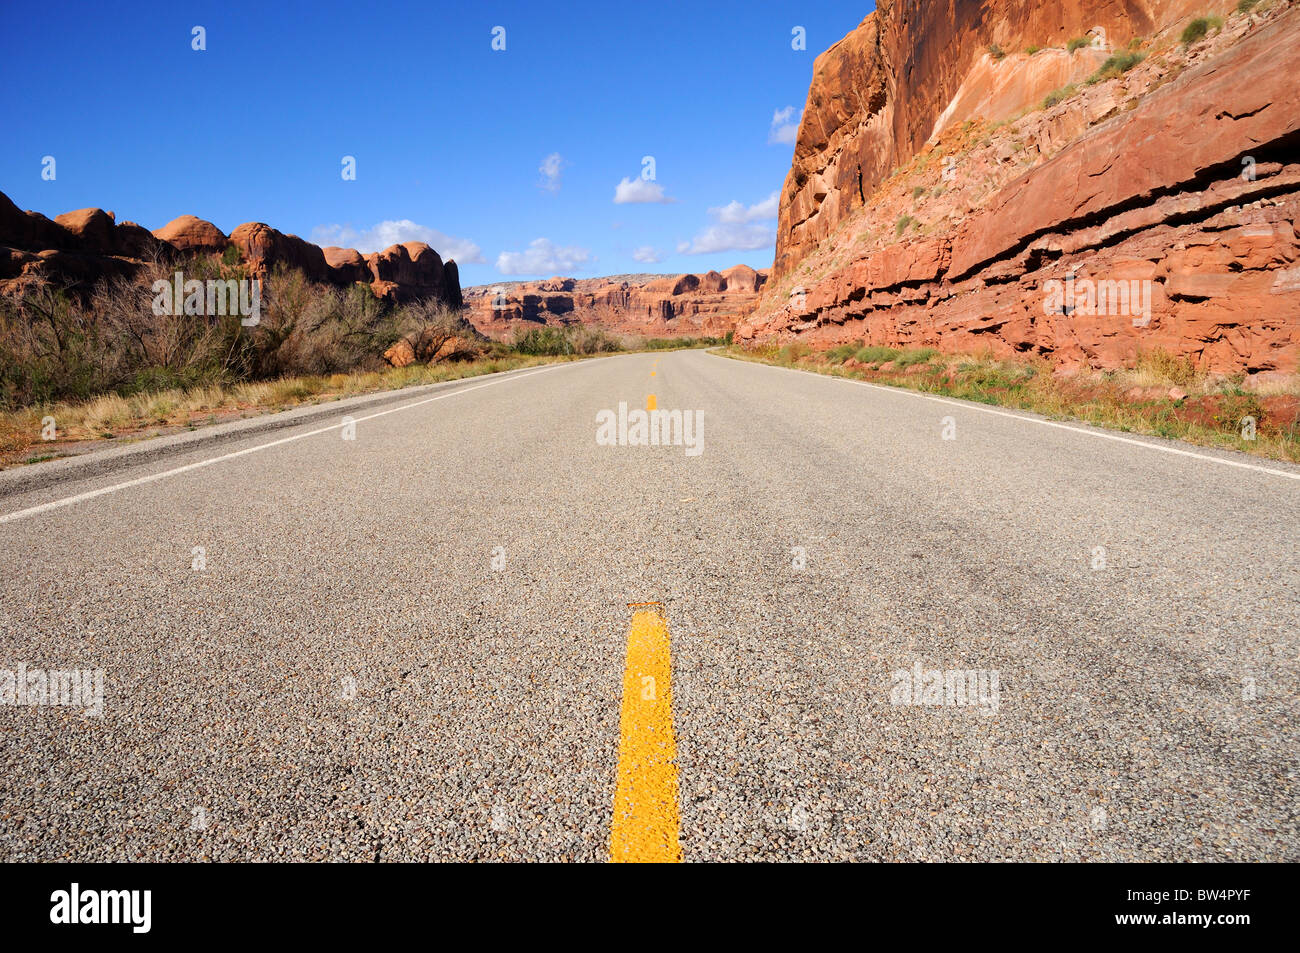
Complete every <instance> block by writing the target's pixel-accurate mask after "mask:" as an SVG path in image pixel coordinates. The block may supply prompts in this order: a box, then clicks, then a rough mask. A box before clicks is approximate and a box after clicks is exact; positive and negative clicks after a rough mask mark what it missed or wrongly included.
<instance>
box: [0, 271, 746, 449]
mask: <svg viewBox="0 0 1300 953" xmlns="http://www.w3.org/2000/svg"><path fill="white" fill-rule="evenodd" d="M177 269H179V270H181V271H183V272H184V274H185V277H186V278H187V279H198V280H207V279H208V278H220V279H232V278H233V279H240V278H243V277H245V275H244V272H243V270H242V268H241V266H239V264H238V263H237V262H232V261H229V260H220V259H216V260H214V259H212V258H205V257H196V258H194V259H192V260H190V261H187V262H184V263H182V264H180V265H170V266H169V265H167V264H166V263H162V262H160V263H157V264H155V265H150V266H147V267H146V269H145V270H144V273H143V274H141V275H140V276H137V278H135V279H134V280H126V279H116V280H110V281H103V282H101V283H100V284H99V285H98V286H96V287H95V288H94V289H92V290H90V291H88V292H85V293H83V294H81V295H75V294H70V293H68V292H66V291H62V290H59V289H56V288H53V287H51V286H49V285H39V284H38V285H34V286H32V287H30V288H28V289H27V290H26V292H25V293H23V294H21V295H17V296H9V297H0V467H3V466H6V465H9V464H13V463H29V462H39V461H41V460H47V459H51V458H53V457H57V456H61V455H64V454H65V453H67V452H69V451H75V450H76V449H78V448H76V447H73V446H70V445H76V444H81V443H82V442H84V441H90V440H100V439H109V438H127V439H135V438H142V437H148V436H154V435H157V434H160V433H169V432H174V431H177V430H185V429H191V430H192V429H195V428H197V427H199V426H202V425H206V424H211V423H219V422H223V421H226V420H233V419H238V418H240V417H248V416H252V415H256V414H262V413H270V412H274V411H279V410H286V409H289V408H292V407H297V406H301V405H303V404H315V403H323V402H326V401H331V400H338V399H340V398H343V397H351V396H356V395H360V394H367V393H374V392H378V391H388V390H396V389H399V388H403V387H411V386H416V385H420V384H431V383H437V382H440V381H448V380H456V379H459V378H463V377H471V376H475V375H479V374H492V373H496V372H498V371H507V370H514V369H516V368H522V367H530V366H533V365H538V364H545V363H551V362H554V361H564V360H573V359H577V358H582V357H587V356H592V355H598V354H608V353H615V352H620V351H638V350H655V351H658V350H667V349H672V348H680V347H712V346H716V345H722V344H729V343H730V335H728V337H727V338H675V339H674V338H651V339H643V338H637V337H630V336H620V335H614V334H610V333H609V332H607V331H605V330H603V329H601V328H592V327H588V326H584V325H574V326H571V327H564V328H556V327H546V326H539V327H535V328H529V329H527V330H526V331H523V332H521V333H520V334H518V335H516V336H515V337H514V338H513V339H512V340H510V341H491V340H488V339H486V338H484V337H482V336H481V335H479V334H478V333H477V332H476V331H474V329H473V328H472V326H471V325H470V324H469V323H468V321H466V319H465V318H464V316H463V315H462V314H461V313H460V312H458V311H454V310H450V309H448V308H446V307H444V306H442V305H441V304H439V303H437V302H433V301H421V302H412V303H409V304H403V305H391V304H389V303H387V302H385V301H383V300H382V299H379V298H376V297H375V296H374V295H373V294H372V293H371V291H370V289H369V288H368V287H366V286H365V285H355V286H353V287H351V288H347V289H339V288H334V287H330V286H326V285H320V284H317V283H314V282H311V281H309V280H308V279H307V278H306V277H305V276H304V275H303V274H302V273H301V272H298V271H292V270H279V271H277V272H275V273H274V274H273V275H272V276H271V277H270V278H269V279H268V280H267V281H265V282H264V283H263V290H262V299H261V308H260V315H259V320H258V323H257V324H256V325H253V326H247V327H246V326H242V325H241V324H240V317H239V316H238V315H225V316H214V317H203V316H185V315H177V316H172V315H162V316H158V315H155V314H154V313H153V309H152V307H151V305H152V300H153V296H152V292H151V285H152V283H153V281H154V280H155V279H158V278H163V279H170V278H171V276H172V275H173V274H174V272H175V271H176V270H177ZM402 340H406V341H408V342H411V343H413V344H416V345H418V346H419V353H421V354H430V353H443V355H444V356H443V357H442V358H441V359H438V360H436V361H419V360H417V361H415V362H413V363H411V364H408V365H407V366H405V367H391V366H389V364H388V362H387V361H385V360H384V357H383V355H384V352H385V351H386V350H388V349H389V348H390V347H392V346H393V345H394V344H396V343H398V342H399V341H402ZM443 344H447V345H454V346H451V347H448V348H446V349H442V350H440V348H441V345H443ZM51 420H52V421H53V427H52V428H51V427H49V426H47V425H48V424H49V422H50V421H51ZM51 433H53V435H54V439H52V440H51V439H46V437H47V436H48V435H49V434H51Z"/></svg>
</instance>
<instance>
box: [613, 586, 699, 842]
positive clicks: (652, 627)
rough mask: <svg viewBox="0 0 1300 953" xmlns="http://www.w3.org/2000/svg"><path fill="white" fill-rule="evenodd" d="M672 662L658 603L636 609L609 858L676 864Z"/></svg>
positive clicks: (626, 675)
mask: <svg viewBox="0 0 1300 953" xmlns="http://www.w3.org/2000/svg"><path fill="white" fill-rule="evenodd" d="M672 669H673V664H672V651H671V646H670V643H669V638H668V621H667V620H666V619H665V618H664V616H663V614H662V612H661V611H660V610H658V609H638V610H637V611H636V612H635V613H633V615H632V625H631V627H630V628H629V629H628V633H627V661H626V663H625V665H624V668H623V708H622V713H621V715H620V724H619V742H618V786H617V788H616V789H615V791H614V821H613V823H612V824H611V826H610V835H609V859H610V861H611V862H612V863H616V864H620V863H623V864H626V863H643V864H655V863H660V864H676V863H681V859H682V848H681V844H680V843H678V839H677V832H678V828H679V825H680V815H679V811H678V803H677V742H676V740H675V739H674V738H673V684H672Z"/></svg>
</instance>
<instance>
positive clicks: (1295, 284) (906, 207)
mask: <svg viewBox="0 0 1300 953" xmlns="http://www.w3.org/2000/svg"><path fill="white" fill-rule="evenodd" d="M1223 6H1225V5H1224V4H1205V3H1196V4H1191V3H1183V2H1181V0H1167V2H1163V3H1158V2H1148V3H1138V2H1128V3H1122V4H1121V3H1072V2H1058V3H1035V4H1019V3H1009V2H999V0H949V2H930V0H926V2H921V0H893V2H882V3H881V4H880V10H879V12H878V13H877V14H875V15H873V16H872V17H868V18H867V20H866V21H865V22H864V23H863V25H862V26H860V27H859V28H858V29H857V30H855V31H854V33H852V34H850V35H849V36H848V37H846V38H845V40H843V41H841V42H840V43H839V44H836V46H835V47H833V48H832V49H831V50H829V51H828V52H827V53H825V54H823V55H822V56H821V57H819V59H818V61H817V68H816V75H815V77H814V80H813V84H812V88H811V90H810V93H809V98H808V107H807V111H806V113H805V115H804V119H803V125H802V128H801V130H800V135H799V140H798V145H797V147H796V150H795V157H794V163H793V167H792V169H791V172H790V175H789V177H788V178H787V181H786V185H785V190H784V192H783V195H782V205H781V219H780V229H779V232H778V243H777V258H776V264H775V266H774V280H773V284H772V285H771V286H769V289H768V290H767V292H766V293H765V294H764V296H763V299H762V300H761V302H760V304H759V306H758V307H757V309H756V312H755V314H754V315H752V316H751V317H750V318H748V319H747V320H746V321H745V322H744V323H743V324H742V325H741V326H740V327H739V328H738V329H737V337H738V338H739V339H741V340H750V341H753V340H759V341H762V340H788V339H790V338H793V337H798V338H800V339H806V340H809V341H811V342H813V343H816V344H825V345H830V344H834V343H839V342H842V341H848V340H855V339H861V340H865V341H867V342H869V343H880V344H894V345H900V344H901V345H910V344H924V345H927V346H935V347H939V348H942V349H947V350H966V349H971V348H980V349H983V348H988V349H990V350H992V351H994V352H995V353H1000V354H1013V353H1017V352H1033V353H1039V354H1044V355H1050V356H1052V357H1054V358H1056V359H1058V360H1062V361H1064V362H1066V363H1087V364H1091V365H1093V366H1101V367H1106V366H1111V367H1113V366H1119V365H1122V364H1124V363H1127V362H1129V361H1131V360H1132V359H1133V357H1134V356H1135V355H1136V354H1137V352H1138V351H1139V350H1142V349H1150V348H1163V349H1165V350H1168V351H1170V352H1171V353H1174V354H1176V355H1179V356H1186V357H1189V358H1192V359H1193V360H1194V361H1196V362H1197V363H1198V364H1199V365H1200V366H1201V367H1203V368H1204V369H1207V370H1212V371H1225V372H1228V371H1238V370H1245V371H1283V372H1294V371H1295V370H1296V369H1297V355H1298V354H1300V319H1298V317H1297V316H1298V315H1300V269H1297V267H1296V258H1297V254H1298V253H1300V246H1298V245H1297V238H1296V233H1295V228H1294V223H1295V219H1296V210H1297V207H1298V206H1300V162H1298V161H1297V158H1296V156H1297V153H1296V146H1297V144H1300V138H1298V137H1300V99H1298V98H1297V97H1296V96H1295V95H1294V89H1293V87H1294V77H1295V76H1296V75H1297V70H1298V69H1300V10H1297V9H1295V8H1293V7H1291V6H1289V5H1287V4H1285V3H1281V2H1274V3H1272V4H1267V3H1265V4H1260V5H1258V7H1257V8H1256V9H1255V10H1254V11H1252V12H1250V13H1245V14H1242V13H1232V15H1230V16H1229V17H1228V18H1227V23H1226V24H1225V26H1224V28H1223V30H1222V31H1221V32H1217V31H1215V30H1211V31H1210V35H1209V36H1208V37H1207V38H1206V39H1204V40H1202V41H1199V42H1195V43H1192V44H1190V45H1187V46H1184V45H1183V44H1182V43H1180V42H1179V40H1178V35H1179V33H1180V32H1181V30H1182V27H1183V25H1184V23H1185V20H1186V16H1185V14H1186V13H1187V12H1188V11H1189V10H1194V11H1195V12H1197V13H1205V12H1212V11H1213V10H1214V9H1216V8H1220V9H1221V8H1222V7H1223ZM1227 6H1230V7H1232V8H1235V4H1230V5H1227ZM1093 26H1099V27H1101V29H1102V30H1103V31H1104V33H1105V37H1106V40H1107V42H1108V43H1109V44H1110V48H1109V49H1102V50H1091V49H1082V50H1078V51H1076V52H1075V54H1073V57H1071V55H1070V54H1069V53H1068V52H1067V51H1065V50H1063V49H1061V50H1043V51H1041V52H1035V53H1034V54H1032V55H1030V54H1028V53H1026V52H1011V51H1013V50H1021V49H1022V48H1023V47H1025V46H1028V45H1031V44H1032V45H1046V44H1050V43H1053V42H1057V43H1060V44H1061V45H1064V44H1063V43H1062V42H1061V39H1062V38H1063V37H1070V36H1075V35H1081V34H1083V33H1085V32H1086V31H1087V30H1088V29H1089V28H1091V27H1093ZM1134 37H1139V39H1137V40H1136V41H1135V42H1133V43H1132V44H1131V46H1130V40H1132V39H1133V38H1134ZM989 43H996V44H998V45H999V47H1001V49H1002V50H1005V51H1008V53H1007V55H1005V56H1001V57H998V56H994V55H990V54H989V52H988V44H989ZM1130 51H1131V52H1132V53H1138V54H1141V55H1142V56H1144V57H1145V58H1144V59H1143V60H1142V61H1141V62H1140V63H1138V64H1137V65H1136V66H1133V67H1132V68H1131V69H1129V70H1128V71H1127V72H1123V71H1120V70H1112V71H1111V73H1109V74H1106V75H1102V76H1097V77H1096V78H1095V81H1093V82H1084V80H1086V79H1087V78H1088V77H1091V76H1092V75H1093V71H1094V70H1095V69H1096V67H1097V65H1098V60H1100V59H1103V58H1104V57H1105V56H1109V55H1110V54H1111V53H1112V52H1130ZM1081 55H1082V56H1084V57H1085V58H1083V59H1079V60H1078V62H1077V63H1072V62H1071V60H1072V59H1073V58H1074V57H1080V56H1081ZM1135 58H1136V57H1135ZM1062 80H1068V81H1069V82H1071V83H1075V84H1077V88H1073V89H1072V88H1070V87H1067V88H1066V89H1065V90H1063V91H1062V94H1061V95H1062V97H1063V98H1062V101H1061V102H1059V103H1058V104H1055V105H1050V104H1049V105H1047V106H1046V107H1045V106H1044V103H1043V101H1042V97H1043V95H1044V92H1043V90H1044V88H1045V87H1047V86H1049V85H1050V84H1052V83H1058V82H1060V81H1062ZM858 163H861V165H862V192H861V197H860V196H859V191H858V181H857V166H858ZM1134 281H1136V282H1139V285H1134V286H1131V287H1134V288H1140V289H1142V291H1143V292H1145V293H1147V294H1149V295H1150V302H1151V304H1150V309H1149V311H1150V313H1149V315H1145V316H1144V315H1130V314H1115V313H1107V311H1106V310H1105V309H1104V308H1099V307H1097V305H1098V303H1099V302H1098V301H1097V300H1096V299H1095V297H1094V299H1093V300H1088V299H1087V298H1086V297H1085V298H1084V299H1083V300H1082V301H1081V302H1080V303H1077V304H1076V303H1075V302H1073V301H1070V302H1067V303H1066V304H1064V305H1062V304H1060V302H1057V301H1054V300H1053V296H1052V293H1051V289H1052V288H1060V287H1063V286H1069V287H1072V288H1073V287H1076V286H1077V287H1079V288H1080V289H1085V290H1088V289H1096V288H1099V287H1106V286H1109V287H1110V289H1111V293H1110V297H1111V299H1112V300H1113V299H1114V297H1115V293H1114V289H1115V288H1116V287H1118V285H1117V283H1119V282H1124V283H1126V287H1129V286H1130V285H1129V283H1131V282H1134Z"/></svg>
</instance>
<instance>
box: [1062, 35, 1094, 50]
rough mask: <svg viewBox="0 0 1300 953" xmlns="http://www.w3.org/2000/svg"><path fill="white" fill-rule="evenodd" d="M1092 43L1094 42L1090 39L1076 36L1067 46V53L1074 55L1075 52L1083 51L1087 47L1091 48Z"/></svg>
mask: <svg viewBox="0 0 1300 953" xmlns="http://www.w3.org/2000/svg"><path fill="white" fill-rule="evenodd" d="M1091 43H1092V40H1091V39H1090V38H1089V37H1086V36H1076V37H1075V38H1074V39H1073V40H1071V41H1070V42H1069V43H1068V44H1066V47H1065V49H1066V51H1067V52H1070V53H1073V52H1074V51H1075V50H1081V49H1083V48H1084V47H1085V46H1089V45H1090V44H1091Z"/></svg>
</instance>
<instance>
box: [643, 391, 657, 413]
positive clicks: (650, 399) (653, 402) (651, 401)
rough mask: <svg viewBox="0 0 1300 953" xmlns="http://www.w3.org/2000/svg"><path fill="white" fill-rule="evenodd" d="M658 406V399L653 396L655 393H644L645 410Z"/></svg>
mask: <svg viewBox="0 0 1300 953" xmlns="http://www.w3.org/2000/svg"><path fill="white" fill-rule="evenodd" d="M658 406H659V401H658V400H657V399H656V398H655V395H654V394H646V395H645V409H646V410H654V409H656V408H657V407H658Z"/></svg>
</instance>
